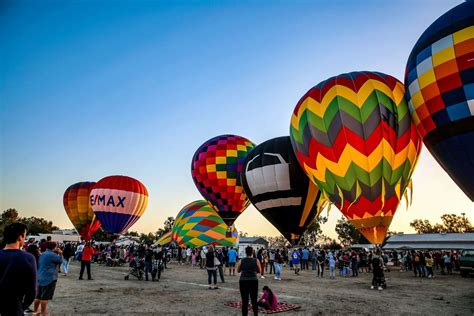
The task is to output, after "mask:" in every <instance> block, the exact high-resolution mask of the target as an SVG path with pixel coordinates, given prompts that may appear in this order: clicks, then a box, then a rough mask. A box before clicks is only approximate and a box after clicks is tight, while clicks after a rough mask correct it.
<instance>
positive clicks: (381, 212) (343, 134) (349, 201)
mask: <svg viewBox="0 0 474 316" xmlns="http://www.w3.org/2000/svg"><path fill="white" fill-rule="evenodd" d="M404 92H405V90H404V87H403V84H402V83H401V82H399V81H398V80H397V79H395V78H393V77H391V76H389V75H385V74H382V73H376V72H352V73H348V74H343V75H339V76H336V77H333V78H330V79H328V80H326V81H324V82H322V83H320V84H318V85H317V86H315V87H314V88H312V89H311V90H309V91H308V92H307V93H306V94H305V95H304V96H303V98H301V100H300V101H299V102H298V104H297V106H296V108H295V110H294V112H293V116H292V120H291V127H290V135H291V141H292V145H293V148H294V150H295V153H296V156H297V158H298V161H299V162H300V164H301V166H302V167H303V169H304V170H305V172H306V174H307V175H308V176H309V177H310V179H311V180H312V181H313V182H314V183H316V184H317V185H318V187H319V188H320V189H321V190H323V191H324V193H325V195H327V196H328V197H329V199H330V200H331V201H332V202H333V203H334V204H335V205H336V206H337V207H338V208H339V209H340V210H341V212H342V213H343V214H344V215H345V216H346V217H347V219H348V220H349V221H350V222H351V223H352V224H353V225H354V226H355V227H356V228H357V229H358V230H359V231H360V232H361V233H362V234H364V236H365V237H366V238H367V239H368V240H369V241H370V242H372V243H375V244H380V243H382V241H383V239H384V237H385V234H386V232H387V230H388V226H389V225H390V222H391V221H392V218H393V215H394V213H395V211H396V209H397V207H398V204H399V202H400V198H401V197H402V196H403V194H404V192H405V189H406V187H407V186H408V185H409V184H410V179H411V175H412V173H413V170H414V167H415V164H416V161H417V159H418V155H419V152H420V148H421V140H420V137H419V136H418V134H417V132H416V130H415V126H414V124H413V123H412V121H411V117H410V113H409V112H408V106H407V103H406V101H405V98H404Z"/></svg>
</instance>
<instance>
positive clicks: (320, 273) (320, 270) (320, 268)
mask: <svg viewBox="0 0 474 316" xmlns="http://www.w3.org/2000/svg"><path fill="white" fill-rule="evenodd" d="M325 261H326V254H325V253H324V250H320V251H319V254H318V277H321V278H322V277H323V275H324V262H325Z"/></svg>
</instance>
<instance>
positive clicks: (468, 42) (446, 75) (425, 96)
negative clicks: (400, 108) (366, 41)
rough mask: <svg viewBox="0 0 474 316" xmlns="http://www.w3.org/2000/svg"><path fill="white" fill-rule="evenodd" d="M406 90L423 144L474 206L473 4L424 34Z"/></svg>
mask: <svg viewBox="0 0 474 316" xmlns="http://www.w3.org/2000/svg"><path fill="white" fill-rule="evenodd" d="M405 86H406V87H407V91H406V97H407V100H408V106H409V108H410V112H411V113H412V116H413V121H414V123H415V125H416V128H417V130H418V132H419V133H420V135H421V137H423V142H424V143H425V145H426V147H427V148H428V150H429V151H430V152H431V154H432V155H433V156H434V157H435V158H436V160H437V161H438V162H439V164H440V165H441V166H442V167H443V169H444V170H445V171H446V172H447V173H448V174H449V175H450V176H451V178H452V179H453V180H454V181H455V182H456V184H457V185H458V186H459V187H460V188H461V189H462V190H463V191H464V193H465V194H466V195H467V196H468V197H469V198H470V199H471V200H472V201H474V116H473V115H474V1H466V2H464V3H462V4H460V5H458V6H457V7H455V8H453V9H452V10H450V11H448V12H447V13H445V14H444V15H442V16H441V17H440V18H439V19H437V20H436V21H435V22H434V23H433V24H431V26H430V27H428V29H427V30H426V31H425V32H424V33H423V34H422V35H421V37H420V39H419V40H418V42H417V43H416V45H415V47H414V48H413V50H412V52H411V54H410V57H409V58H408V62H407V67H406V73H405Z"/></svg>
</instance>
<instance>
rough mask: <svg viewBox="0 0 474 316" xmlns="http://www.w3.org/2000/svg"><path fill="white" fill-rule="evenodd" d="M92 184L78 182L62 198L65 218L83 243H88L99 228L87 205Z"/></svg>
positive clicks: (90, 208) (98, 223)
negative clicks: (69, 221)
mask: <svg viewBox="0 0 474 316" xmlns="http://www.w3.org/2000/svg"><path fill="white" fill-rule="evenodd" d="M94 184H95V182H78V183H76V184H73V185H71V186H70V187H69V188H67V190H66V192H64V196H63V205H64V209H65V210H66V213H67V216H68V217H69V219H70V220H71V223H72V224H73V225H74V228H75V229H76V230H77V232H78V233H79V235H81V237H82V239H84V240H85V241H89V240H90V239H91V237H92V235H94V233H95V232H96V231H97V229H99V227H100V222H99V221H98V220H97V218H96V217H95V214H94V212H93V211H92V207H91V205H90V203H89V194H90V192H91V189H92V186H93V185H94Z"/></svg>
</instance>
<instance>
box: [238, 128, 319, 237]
mask: <svg viewBox="0 0 474 316" xmlns="http://www.w3.org/2000/svg"><path fill="white" fill-rule="evenodd" d="M242 184H243V186H244V189H245V193H246V194H247V196H248V197H249V199H250V201H251V202H252V204H253V205H254V206H255V207H256V208H257V210H259V212H260V213H262V215H263V216H264V217H265V218H266V219H267V220H268V221H269V222H270V223H272V224H273V225H274V226H275V227H276V228H277V229H278V230H279V231H280V233H282V235H283V236H285V238H286V239H287V240H288V241H290V242H292V243H296V242H297V241H298V240H299V239H300V238H301V235H302V234H303V232H304V231H305V230H306V228H307V227H308V225H309V224H311V223H312V222H313V221H314V218H315V217H316V215H318V213H319V212H320V211H321V210H322V206H323V205H324V203H321V204H320V203H318V202H319V200H320V198H321V192H320V191H319V189H318V187H317V186H316V185H315V184H314V183H313V182H311V181H310V180H309V178H308V177H307V176H306V174H305V173H304V171H303V169H302V168H301V166H300V165H299V164H298V161H297V159H296V156H295V154H294V152H293V148H292V147H291V141H290V137H288V136H285V137H278V138H273V139H270V140H267V141H266V142H264V143H262V144H260V145H258V146H257V147H255V149H254V150H252V151H251V152H250V154H249V155H248V156H247V158H246V159H245V164H244V172H242Z"/></svg>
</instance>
